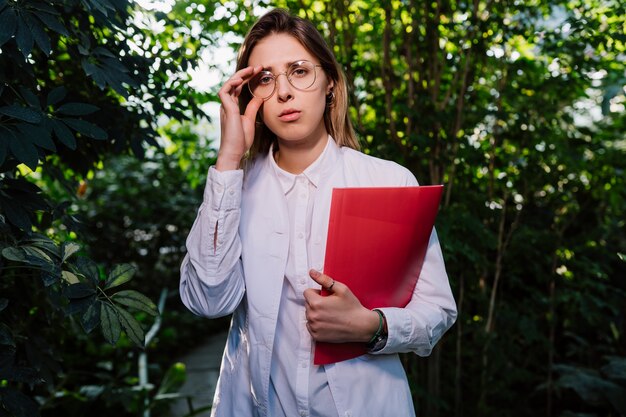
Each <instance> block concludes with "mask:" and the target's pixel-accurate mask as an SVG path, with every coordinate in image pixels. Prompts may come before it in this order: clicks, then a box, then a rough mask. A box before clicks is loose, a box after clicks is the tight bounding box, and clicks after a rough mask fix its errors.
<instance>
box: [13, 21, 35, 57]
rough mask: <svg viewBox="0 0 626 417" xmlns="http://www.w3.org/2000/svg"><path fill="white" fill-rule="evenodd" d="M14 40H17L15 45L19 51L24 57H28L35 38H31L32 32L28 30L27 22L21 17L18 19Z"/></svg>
mask: <svg viewBox="0 0 626 417" xmlns="http://www.w3.org/2000/svg"><path fill="white" fill-rule="evenodd" d="M15 40H16V41H17V47H18V48H19V50H20V52H22V55H24V58H28V56H29V55H30V53H31V51H32V50H33V45H34V44H35V40H34V39H33V34H32V32H31V31H30V28H29V27H28V23H27V22H26V21H25V20H24V19H23V18H20V19H18V22H17V34H16V35H15Z"/></svg>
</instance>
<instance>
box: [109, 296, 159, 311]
mask: <svg viewBox="0 0 626 417" xmlns="http://www.w3.org/2000/svg"><path fill="white" fill-rule="evenodd" d="M111 300H112V301H114V302H116V303H118V304H122V305H124V306H126V307H131V308H134V309H136V310H140V311H143V312H145V313H148V314H150V315H151V316H156V315H158V314H159V310H158V309H157V306H156V304H154V303H153V302H152V300H150V299H149V298H148V297H146V296H145V295H143V294H141V293H140V292H137V291H134V290H124V291H120V292H117V293H115V294H113V295H112V296H111Z"/></svg>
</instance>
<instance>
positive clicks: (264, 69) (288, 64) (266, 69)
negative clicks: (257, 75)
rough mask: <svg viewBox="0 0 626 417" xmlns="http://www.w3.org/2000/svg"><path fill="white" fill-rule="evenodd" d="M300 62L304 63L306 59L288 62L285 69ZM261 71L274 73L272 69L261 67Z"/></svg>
mask: <svg viewBox="0 0 626 417" xmlns="http://www.w3.org/2000/svg"><path fill="white" fill-rule="evenodd" d="M300 61H306V59H296V60H295V61H290V62H286V63H285V68H289V67H290V66H292V65H293V64H295V63H296V62H300ZM263 71H269V72H273V71H274V67H271V66H269V67H265V66H264V67H263Z"/></svg>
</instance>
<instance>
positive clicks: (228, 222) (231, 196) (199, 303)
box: [180, 167, 245, 317]
mask: <svg viewBox="0 0 626 417" xmlns="http://www.w3.org/2000/svg"><path fill="white" fill-rule="evenodd" d="M242 184H243V171H242V170H234V171H224V172H220V171H218V170H216V169H215V167H211V168H209V172H208V175H207V182H206V185H205V189H204V197H203V201H202V204H201V205H200V208H199V209H198V214H197V216H196V220H195V221H194V223H193V226H192V228H191V231H190V232H189V235H188V237H187V241H186V247H187V254H186V255H185V258H184V259H183V262H182V264H181V267H180V297H181V300H182V302H183V304H185V306H187V308H188V309H189V310H191V311H192V312H193V313H194V314H197V315H200V316H205V317H221V316H225V315H228V314H230V313H232V312H233V311H234V310H235V308H236V307H237V306H238V305H239V303H240V302H241V299H242V298H243V295H244V292H245V284H244V279H243V271H242V266H241V259H240V257H241V240H240V238H239V233H238V229H239V219H240V215H241V192H242Z"/></svg>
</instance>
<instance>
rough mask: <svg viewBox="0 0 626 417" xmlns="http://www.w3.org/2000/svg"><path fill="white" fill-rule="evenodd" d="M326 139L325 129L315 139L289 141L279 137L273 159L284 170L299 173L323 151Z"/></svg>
mask: <svg viewBox="0 0 626 417" xmlns="http://www.w3.org/2000/svg"><path fill="white" fill-rule="evenodd" d="M327 140H328V133H326V131H324V133H323V134H321V135H319V137H318V138H316V139H315V140H308V141H302V142H291V141H283V140H280V139H279V140H278V144H279V146H278V150H277V151H276V152H275V153H274V160H275V161H276V164H277V165H278V166H279V167H280V168H282V169H284V170H285V171H287V172H290V173H292V174H295V175H298V174H301V173H302V172H304V170H305V169H307V168H308V167H309V165H311V164H312V163H313V162H315V160H316V159H317V158H318V157H319V156H320V155H321V154H322V152H324V149H325V148H326V144H327V143H328V142H327Z"/></svg>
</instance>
